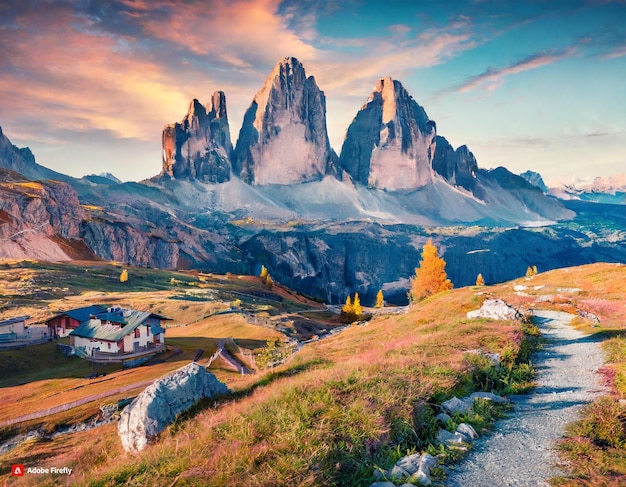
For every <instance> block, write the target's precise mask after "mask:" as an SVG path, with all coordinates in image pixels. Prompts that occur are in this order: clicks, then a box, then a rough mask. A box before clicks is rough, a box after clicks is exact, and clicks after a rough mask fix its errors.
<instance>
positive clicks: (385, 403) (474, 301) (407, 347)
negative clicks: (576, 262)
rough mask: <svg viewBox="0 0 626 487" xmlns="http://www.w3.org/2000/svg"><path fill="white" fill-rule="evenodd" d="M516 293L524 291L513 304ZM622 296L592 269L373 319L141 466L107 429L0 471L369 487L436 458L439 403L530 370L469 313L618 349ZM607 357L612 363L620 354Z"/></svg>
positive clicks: (212, 408) (620, 284)
mask: <svg viewBox="0 0 626 487" xmlns="http://www.w3.org/2000/svg"><path fill="white" fill-rule="evenodd" d="M516 284H517V285H523V286H526V289H525V290H524V291H523V292H521V291H516V290H515V289H514V288H513V286H514V285H516ZM624 289H626V267H624V266H613V265H595V266H584V267H581V268H576V269H571V270H560V271H552V272H549V273H545V274H540V275H538V276H534V277H533V278H531V279H520V280H518V281H517V282H515V283H507V284H503V285H499V286H491V287H485V288H463V289H457V290H453V291H450V292H447V293H444V294H441V295H438V296H436V297H433V298H430V299H428V300H426V301H424V302H422V303H420V304H419V305H417V306H415V307H414V308H412V309H411V310H410V312H409V313H407V314H405V315H398V316H382V317H379V318H375V319H373V320H372V321H371V322H369V324H367V325H365V326H353V327H351V328H348V329H347V330H345V331H344V332H342V333H341V334H338V335H335V336H333V337H331V338H328V339H324V340H321V341H318V342H314V343H312V344H311V345H309V346H307V347H305V348H304V349H302V350H301V351H300V352H299V353H298V354H297V355H295V356H294V357H293V358H292V359H291V360H290V361H288V362H287V363H286V364H284V365H283V366H280V367H278V368H276V369H274V370H272V371H270V372H266V373H265V374H260V375H257V376H254V377H251V378H248V379H246V381H242V382H233V383H232V385H233V389H234V390H235V394H234V395H233V397H232V398H231V399H230V400H228V401H226V402H222V403H221V404H217V405H216V404H212V403H210V402H206V403H203V404H200V405H198V407H196V408H195V409H194V410H193V411H192V412H190V413H188V414H186V415H185V416H184V417H181V418H180V419H179V421H177V422H176V423H175V424H174V425H172V426H171V427H170V428H169V429H167V430H166V431H164V432H163V433H162V434H161V435H160V437H159V439H158V441H157V442H156V443H155V444H154V445H152V446H151V447H150V448H148V449H147V450H145V451H144V452H142V454H141V455H140V456H137V457H134V456H129V455H127V454H125V453H124V452H123V450H122V448H121V446H120V444H119V440H118V438H117V435H116V430H115V427H114V425H108V426H104V427H102V428H100V429H99V430H98V435H90V434H89V433H78V434H74V435H68V436H65V437H60V438H58V439H55V440H54V441H53V442H45V443H44V442H34V443H31V444H29V445H22V446H20V447H18V448H17V449H16V450H14V451H13V452H11V455H10V458H9V457H7V456H3V457H0V468H2V469H3V471H6V469H7V468H8V467H9V466H10V463H11V462H13V463H15V462H17V461H21V462H24V463H25V464H33V463H34V462H36V461H39V460H41V459H42V458H46V461H47V462H49V464H51V465H52V464H59V465H68V466H71V467H73V468H74V469H75V472H76V476H75V477H73V480H74V481H75V482H77V483H79V484H85V485H94V486H95V485H97V486H108V485H110V486H113V485H120V484H122V485H174V484H175V485H177V486H178V485H209V486H210V485H216V486H217V485H235V486H237V485H241V486H250V485H259V486H280V485H285V486H291V485H356V486H358V485H364V486H365V485H369V483H371V482H372V480H373V472H374V470H375V469H376V468H377V467H381V468H387V467H389V466H390V465H391V464H392V463H393V461H394V460H395V459H397V458H398V457H399V456H401V455H404V454H406V453H407V452H410V451H422V450H430V451H432V452H434V450H433V447H432V446H431V443H432V441H433V435H434V434H435V433H436V428H435V427H434V422H433V418H432V417H433V414H434V412H435V408H434V406H435V405H436V404H439V403H440V402H441V401H442V400H444V399H446V398H448V397H450V396H452V395H459V396H460V395H463V394H466V393H468V392H470V391H472V390H475V389H479V388H483V389H493V390H497V391H502V392H504V393H508V392H517V391H519V390H523V389H524V388H526V387H528V386H529V384H530V381H531V380H532V379H531V376H532V368H531V367H529V366H528V365H525V363H526V362H525V361H526V360H527V359H528V354H529V352H530V347H531V345H532V343H531V342H532V340H534V338H533V335H534V334H535V330H534V329H533V328H532V327H529V326H527V325H524V324H523V323H519V322H506V323H504V322H495V321H490V320H467V319H465V313H466V312H467V311H469V310H472V309H476V308H477V307H479V306H480V304H481V302H482V300H484V299H485V298H486V297H488V296H494V297H502V298H503V299H505V300H506V301H508V302H511V303H515V304H516V305H517V306H521V307H525V308H527V309H528V308H531V307H535V306H537V307H539V306H541V307H547V308H551V309H561V310H565V311H575V310H576V309H577V308H579V309H585V310H586V311H588V312H591V313H594V314H596V315H597V316H599V317H600V320H601V328H594V327H593V326H592V324H591V323H590V322H588V321H585V320H582V319H581V320H578V321H579V325H580V326H586V327H588V328H589V329H591V330H593V331H596V332H600V331H601V332H603V333H604V335H602V337H604V338H607V337H608V336H609V335H610V334H611V333H613V334H614V336H613V338H611V340H613V339H615V340H622V339H623V337H622V336H621V335H620V334H621V333H622V332H621V330H623V328H624V309H625V308H624V294H623V291H624ZM172 302H173V301H172ZM186 304H188V303H186V302H182V303H179V305H186ZM191 304H192V305H193V303H191ZM172 306H175V305H172ZM226 316H229V315H226ZM223 318H224V317H220V316H219V315H218V316H213V317H211V318H209V319H207V320H206V321H207V322H208V321H210V320H219V319H223ZM229 319H230V318H229ZM199 323H202V321H200V322H199ZM232 326H235V324H234V323H233V325H232ZM186 328H187V330H186V331H185V329H172V331H173V330H177V331H176V333H177V334H178V335H180V336H177V337H176V339H180V340H181V343H183V341H185V340H191V339H192V338H193V337H196V338H202V337H204V336H205V335H207V334H210V331H209V330H210V329H211V328H208V327H206V328H203V325H202V324H197V325H193V326H190V327H186ZM524 332H526V333H524ZM186 334H189V335H190V336H185V335H186ZM249 338H252V337H249ZM173 339H174V337H173ZM194 343H196V342H194V341H193V340H192V341H190V342H189V344H190V346H191V344H194ZM607 343H611V341H609V342H607ZM614 346H615V348H616V349H617V350H618V352H617V353H616V355H617V356H622V350H623V344H622V342H619V341H617V342H615V345H614ZM474 349H481V350H483V351H488V352H494V353H500V354H501V356H502V358H503V362H504V366H503V368H502V369H501V371H499V372H494V371H493V370H492V369H490V368H489V367H487V366H486V364H484V363H480V362H479V361H477V360H476V359H475V358H472V356H471V355H468V354H467V352H468V351H469V350H474ZM615 377H618V371H617V369H616V372H615ZM496 413H497V412H495V411H490V410H485V411H481V414H479V415H477V416H475V417H470V418H458V417H457V418H454V421H457V422H458V421H460V420H468V421H470V422H472V423H473V424H474V425H476V427H477V428H478V429H480V428H481V427H484V426H485V424H486V422H488V420H490V419H493V418H494V417H495V415H496ZM594 428H595V427H594ZM594 428H591V429H592V430H593V429H594ZM575 475H577V474H575ZM0 478H2V477H0ZM5 478H8V477H6V476H5ZM23 480H24V481H25V482H26V484H28V482H29V481H30V482H33V481H34V479H32V478H31V479H30V480H29V479H23ZM41 480H42V479H37V481H38V484H41ZM43 480H44V481H46V479H43ZM569 481H571V479H569V480H563V482H565V484H564V485H569V484H567V482H569ZM9 482H10V479H9ZM50 482H52V480H50ZM21 483H22V484H23V483H24V482H21ZM32 485H34V484H32ZM579 485H596V484H591V483H588V484H579ZM597 485H603V484H602V483H599V484H597ZM605 485H611V484H610V483H608V484H605Z"/></svg>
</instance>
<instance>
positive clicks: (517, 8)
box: [0, 0, 626, 183]
mask: <svg viewBox="0 0 626 487" xmlns="http://www.w3.org/2000/svg"><path fill="white" fill-rule="evenodd" d="M624 19H626V0H614V1H611V0H606V1H602V0H567V1H561V0H554V1H550V0H536V1H535V0H532V1H524V0H517V1H508V0H500V1H489V0H454V1H453V0H438V1H435V2H433V1H429V2H426V1H423V0H413V1H399V0H382V1H378V0H376V1H373V0H372V1H370V0H346V1H338V0H282V1H281V0H216V1H213V0H205V1H194V0H102V1H99V0H75V1H64V0H55V1H48V0H2V2H0V73H1V74H0V126H1V127H2V129H3V132H4V134H5V135H6V136H7V137H9V139H10V140H11V141H12V142H13V144H15V145H17V146H18V147H24V146H28V147H30V148H31V150H32V151H33V153H34V154H35V157H36V160H37V162H38V163H40V164H42V165H44V166H47V167H49V168H51V169H54V170H56V171H59V172H63V173H66V174H70V175H72V176H76V177H80V176H83V175H86V174H94V173H95V174H99V173H102V172H111V173H113V174H114V175H116V176H117V177H118V178H120V179H122V180H126V181H128V180H133V181H136V180H141V179H145V178H149V177H151V176H154V175H156V174H158V173H159V172H160V170H161V133H162V129H163V126H164V125H165V124H169V123H174V122H177V121H180V120H181V119H182V118H183V117H184V115H185V114H186V113H187V108H188V105H189V102H190V101H191V100H192V99H193V98H197V99H198V100H200V102H201V103H203V104H204V103H207V102H209V103H210V97H211V94H212V93H213V92H214V91H217V90H221V91H224V92H225V94H226V103H227V109H228V118H229V122H230V131H231V137H232V139H233V140H232V142H233V144H235V143H236V139H237V136H238V133H239V129H240V127H241V123H242V120H243V114H244V112H245V110H246V109H247V107H248V106H249V105H250V103H251V101H252V98H253V96H254V95H255V93H256V92H257V91H258V90H259V88H260V87H261V86H262V84H263V82H264V80H265V78H266V77H267V76H268V75H269V73H270V72H271V70H272V68H273V67H274V65H275V64H276V63H278V62H279V61H280V60H281V59H282V58H284V57H286V56H294V57H296V58H298V59H299V60H300V61H301V62H302V64H303V65H304V67H305V69H306V72H307V75H313V76H314V77H315V79H316V81H317V84H318V86H319V87H320V88H321V89H322V90H323V91H324V92H325V94H326V109H327V126H328V132H329V137H330V141H331V145H332V146H333V148H334V149H335V151H337V153H339V151H340V150H341V145H342V142H343V138H344V135H345V132H346V129H347V127H348V125H349V124H350V122H351V120H352V119H353V118H354V116H355V115H356V113H357V111H358V110H359V109H360V107H361V106H362V105H363V104H364V103H365V102H366V101H367V98H368V96H369V94H370V93H371V92H372V90H373V89H374V86H375V84H376V81H377V80H378V79H380V78H383V77H386V76H391V77H393V78H394V79H397V80H399V81H401V82H402V84H403V85H404V86H405V88H406V89H407V90H408V92H409V93H410V94H411V95H412V96H413V98H414V99H415V100H416V101H417V102H418V103H419V104H420V105H421V106H423V107H424V109H425V110H426V113H427V114H428V116H429V117H430V118H431V119H433V120H435V121H436V122H437V131H438V134H439V135H442V136H444V137H446V139H447V140H448V141H449V142H450V144H452V146H453V147H455V148H456V147H458V146H461V145H463V144H465V145H467V146H468V147H469V148H470V150H471V151H472V152H473V153H474V155H475V156H476V158H477V160H478V165H479V167H481V168H486V169H488V168H494V167H497V166H501V165H502V166H505V167H507V168H508V169H509V170H511V171H513V172H515V173H520V172H523V171H525V170H528V169H530V170H533V171H537V172H539V173H541V174H542V175H543V176H544V179H545V180H546V181H547V182H555V183H556V182H560V181H567V182H571V181H572V180H576V179H581V180H588V179H590V178H593V177H595V176H610V175H613V174H617V173H624V172H626V22H624Z"/></svg>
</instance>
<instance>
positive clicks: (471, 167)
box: [433, 136, 478, 191]
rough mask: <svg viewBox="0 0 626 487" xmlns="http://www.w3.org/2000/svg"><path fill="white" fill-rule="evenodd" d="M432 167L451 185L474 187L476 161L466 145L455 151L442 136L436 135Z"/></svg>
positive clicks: (472, 188) (476, 171)
mask: <svg viewBox="0 0 626 487" xmlns="http://www.w3.org/2000/svg"><path fill="white" fill-rule="evenodd" d="M433 169H434V170H435V172H436V173H438V174H440V175H441V176H443V177H444V178H445V179H446V181H448V182H449V183H450V184H452V185H455V186H461V187H463V188H465V189H467V190H468V191H474V189H475V188H476V174H477V173H478V163H477V162H476V158H475V157H474V154H472V153H471V152H470V150H469V149H468V147H467V146H466V145H462V146H461V147H459V148H458V149H457V150H456V151H455V150H454V149H453V148H452V146H451V145H450V144H449V143H448V141H447V140H446V139H445V138H444V137H440V136H437V148H436V150H435V157H434V159H433Z"/></svg>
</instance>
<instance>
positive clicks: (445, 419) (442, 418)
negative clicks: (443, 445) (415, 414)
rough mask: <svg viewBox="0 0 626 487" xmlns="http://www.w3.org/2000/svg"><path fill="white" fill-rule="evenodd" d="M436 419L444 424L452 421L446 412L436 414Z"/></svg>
mask: <svg viewBox="0 0 626 487" xmlns="http://www.w3.org/2000/svg"><path fill="white" fill-rule="evenodd" d="M435 419H436V420H437V421H439V422H440V423H442V424H446V423H447V422H448V421H450V420H451V419H452V418H451V417H450V415H449V414H446V413H439V414H438V415H437V416H435Z"/></svg>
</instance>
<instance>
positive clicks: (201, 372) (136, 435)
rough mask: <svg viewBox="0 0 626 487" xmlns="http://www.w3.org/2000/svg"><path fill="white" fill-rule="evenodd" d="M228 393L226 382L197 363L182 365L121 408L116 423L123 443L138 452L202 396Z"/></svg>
mask: <svg viewBox="0 0 626 487" xmlns="http://www.w3.org/2000/svg"><path fill="white" fill-rule="evenodd" d="M228 393H229V390H228V387H226V385H225V384H223V383H222V382H220V381H219V380H217V379H216V378H215V376H214V375H213V374H211V373H210V372H207V371H206V369H205V368H204V367H201V366H200V365H198V364H197V363H195V362H192V363H190V364H189V365H186V366H184V367H181V368H180V369H178V370H175V371H174V372H172V373H170V374H168V375H166V376H165V377H162V378H160V379H158V380H157V381H155V382H154V383H153V384H152V385H150V386H148V387H147V388H146V389H145V390H144V391H143V392H142V393H141V394H139V395H138V396H137V397H136V398H135V399H134V400H133V402H132V403H130V404H129V405H128V406H127V407H126V408H125V409H124V410H123V411H122V414H121V416H120V420H119V423H118V427H117V431H118V434H119V436H120V440H121V442H122V446H123V447H124V449H125V450H126V451H128V452H134V453H136V452H139V451H141V450H143V449H144V448H145V447H146V446H147V444H148V440H149V439H150V438H152V437H154V436H156V435H157V434H159V433H160V432H161V431H163V430H164V429H165V428H166V427H167V426H168V425H170V424H171V423H173V422H174V420H175V419H176V416H177V415H178V414H180V413H182V412H183V411H186V410H187V409H189V408H190V407H191V406H192V405H193V404H195V403H196V402H198V401H199V400H200V399H202V398H205V397H214V396H218V395H222V394H228Z"/></svg>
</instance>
